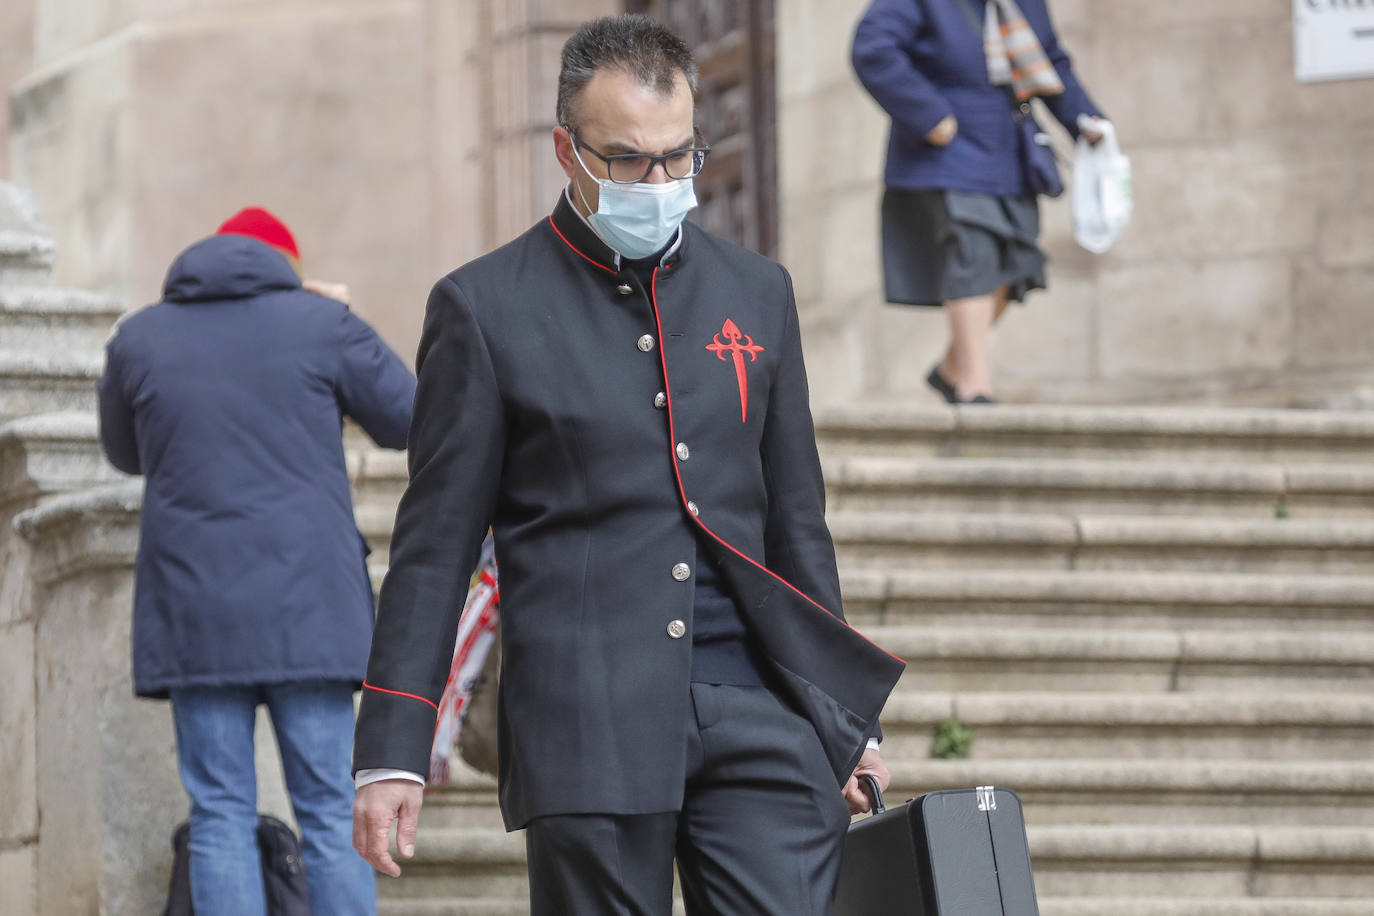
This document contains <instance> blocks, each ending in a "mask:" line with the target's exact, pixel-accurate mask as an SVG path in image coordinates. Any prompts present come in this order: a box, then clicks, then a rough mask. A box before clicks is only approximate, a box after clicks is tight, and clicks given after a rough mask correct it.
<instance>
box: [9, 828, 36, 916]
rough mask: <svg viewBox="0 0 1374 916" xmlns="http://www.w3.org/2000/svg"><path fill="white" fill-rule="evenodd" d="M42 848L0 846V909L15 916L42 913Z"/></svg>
mask: <svg viewBox="0 0 1374 916" xmlns="http://www.w3.org/2000/svg"><path fill="white" fill-rule="evenodd" d="M37 874H38V850H37V848H36V847H35V846H32V845H30V846H22V847H19V848H13V849H0V910H3V911H4V912H5V913H13V914H14V916H29V914H31V913H37V912H38V886H37V881H36V876H37Z"/></svg>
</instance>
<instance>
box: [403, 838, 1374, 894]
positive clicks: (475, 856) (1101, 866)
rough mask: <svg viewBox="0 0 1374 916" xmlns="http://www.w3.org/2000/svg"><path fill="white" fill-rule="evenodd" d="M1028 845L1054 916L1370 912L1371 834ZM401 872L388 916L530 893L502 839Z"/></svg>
mask: <svg viewBox="0 0 1374 916" xmlns="http://www.w3.org/2000/svg"><path fill="white" fill-rule="evenodd" d="M1027 836H1028V839H1029V841H1030V849H1031V860H1032V863H1033V866H1034V869H1035V876H1036V889H1037V894H1038V896H1040V897H1041V898H1043V899H1045V900H1054V899H1055V898H1076V899H1077V900H1079V901H1080V903H1077V904H1074V903H1071V902H1069V901H1068V900H1065V901H1064V902H1062V903H1057V904H1055V906H1056V908H1057V909H1056V911H1057V912H1060V913H1085V912H1089V911H1088V910H1084V909H1082V907H1083V906H1086V905H1087V904H1086V902H1085V898H1102V897H1105V896H1106V895H1114V896H1123V897H1126V898H1129V899H1133V900H1136V901H1137V907H1138V908H1137V909H1136V910H1134V912H1136V913H1141V914H1144V913H1151V912H1155V911H1154V910H1149V909H1140V908H1139V907H1140V906H1144V905H1145V904H1146V903H1147V901H1150V900H1151V898H1155V897H1160V896H1162V892H1165V893H1167V892H1172V893H1174V894H1180V893H1182V894H1186V895H1188V896H1189V897H1198V898H1212V899H1213V900H1215V901H1216V905H1217V906H1222V905H1230V906H1238V907H1247V908H1241V909H1232V910H1226V909H1212V910H1206V909H1199V910H1197V911H1188V910H1182V911H1175V912H1179V913H1182V912H1190V913H1191V912H1198V913H1206V912H1212V913H1217V914H1225V913H1228V912H1229V913H1236V914H1242V916H1249V914H1264V913H1275V912H1283V911H1281V910H1274V909H1267V910H1266V909H1264V908H1260V907H1258V906H1254V905H1251V904H1249V903H1248V899H1253V898H1277V899H1283V898H1300V899H1304V900H1309V901H1310V900H1316V899H1321V898H1337V899H1339V898H1347V900H1351V899H1359V900H1360V902H1362V903H1364V904H1365V905H1368V902H1369V898H1370V897H1371V896H1374V828H1362V827H1247V826H1230V827H1213V826H1201V825H1185V826H1177V827H1166V826H1160V827H1141V826H1134V827H1116V826H1082V825H1071V826H1068V825H1066V826H1058V825H1056V826H1036V825H1034V823H1032V825H1031V826H1029V827H1028V828H1027ZM402 868H403V869H404V874H403V875H402V876H401V878H400V879H397V880H394V881H391V880H383V881H382V882H381V892H382V895H383V897H384V898H385V899H386V900H387V903H386V906H387V907H388V910H387V911H388V913H390V914H392V916H399V914H410V913H416V914H420V913H424V914H428V913H433V912H434V909H432V908H430V907H431V905H433V902H434V901H435V900H438V899H444V900H448V901H453V902H455V903H456V902H457V901H463V902H464V904H467V903H468V902H469V901H471V902H472V904H473V905H477V904H478V903H479V902H480V905H481V906H484V907H495V906H496V905H497V904H498V901H499V900H500V899H501V898H505V899H508V900H512V901H516V900H521V901H523V899H524V898H525V896H526V895H527V894H528V882H527V880H526V877H525V873H524V845H523V841H522V839H521V837H520V836H519V835H518V834H516V835H507V834H505V833H503V832H502V831H500V830H461V829H444V830H429V831H423V830H422V832H421V834H420V835H419V838H418V842H417V846H416V857H415V859H414V860H411V861H410V862H407V863H404V864H403V865H402ZM1218 898H1219V899H1218ZM420 900H424V901H427V903H426V904H425V906H424V908H422V909H407V907H413V906H414V905H415V904H414V903H412V902H411V901H420ZM1241 901H1247V902H1246V903H1241ZM458 912H463V911H461V910H460V911H458ZM472 912H473V913H482V914H483V916H485V914H488V913H490V914H497V913H502V912H503V911H502V910H500V909H487V910H480V909H478V910H473V911H472ZM1047 912H1051V911H1049V910H1047ZM1162 912H1164V913H1169V912H1170V911H1169V910H1163V911H1162ZM1299 912H1303V911H1299ZM1307 912H1312V913H1314V914H1323V913H1345V912H1349V911H1348V910H1344V909H1341V908H1336V909H1334V910H1321V909H1315V910H1309V911H1307Z"/></svg>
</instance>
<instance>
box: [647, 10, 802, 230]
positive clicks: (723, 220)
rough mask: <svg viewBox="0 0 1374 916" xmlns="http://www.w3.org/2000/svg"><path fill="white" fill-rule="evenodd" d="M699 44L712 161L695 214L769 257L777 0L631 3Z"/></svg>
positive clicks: (774, 204) (702, 124)
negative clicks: (775, 3) (774, 46)
mask: <svg viewBox="0 0 1374 916" xmlns="http://www.w3.org/2000/svg"><path fill="white" fill-rule="evenodd" d="M625 8H626V11H627V12H632V13H645V14H647V15H649V16H651V17H653V18H654V19H657V20H658V21H659V22H662V23H663V24H664V25H666V26H668V27H669V28H671V29H672V30H673V31H674V32H676V33H677V34H678V35H680V36H681V37H682V39H683V40H684V41H686V42H687V44H689V45H690V46H691V47H692V50H693V52H694V53H695V54H696V57H697V62H698V63H699V64H700V66H701V86H700V93H699V96H698V98H697V126H698V127H699V128H700V129H701V132H702V135H703V136H704V137H705V139H706V142H707V143H709V144H710V145H711V158H710V159H709V160H707V163H706V168H705V170H704V171H703V172H702V173H701V175H699V176H698V177H697V180H696V192H697V199H698V200H699V201H700V204H701V205H700V207H699V208H698V209H697V210H696V211H695V213H694V214H693V216H692V218H693V219H694V220H695V221H696V222H698V223H700V224H701V226H702V227H704V228H705V229H707V230H708V231H710V232H714V233H715V234H716V235H720V236H724V237H725V238H727V239H730V240H731V241H734V242H738V243H739V244H741V245H744V246H746V247H748V248H752V249H754V250H755V251H758V252H760V253H762V254H765V255H768V256H769V257H775V256H776V255H777V247H778V190H777V131H776V124H777V100H776V95H775V89H774V86H775V84H774V75H773V61H774V49H773V0H626V3H625Z"/></svg>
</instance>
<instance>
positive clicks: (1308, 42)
mask: <svg viewBox="0 0 1374 916" xmlns="http://www.w3.org/2000/svg"><path fill="white" fill-rule="evenodd" d="M1293 57H1294V69H1295V70H1296V72H1297V77H1298V79H1299V80H1301V81H1302V82H1305V83H1310V82H1315V81H1317V80H1343V79H1355V78H1357V77H1372V76H1374V0H1293Z"/></svg>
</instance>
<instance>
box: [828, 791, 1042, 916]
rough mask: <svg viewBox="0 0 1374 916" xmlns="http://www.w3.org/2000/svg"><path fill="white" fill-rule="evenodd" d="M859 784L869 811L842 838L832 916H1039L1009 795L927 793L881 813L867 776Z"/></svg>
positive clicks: (1015, 804)
mask: <svg viewBox="0 0 1374 916" xmlns="http://www.w3.org/2000/svg"><path fill="white" fill-rule="evenodd" d="M861 782H863V783H864V786H865V788H866V790H867V791H868V794H869V798H870V799H871V800H872V801H873V812H874V813H873V816H872V817H867V818H864V819H862V820H859V821H855V822H854V823H853V824H852V825H850V828H849V834H848V835H847V836H846V837H845V844H844V858H843V859H842V860H841V862H840V879H839V885H838V887H837V889H836V893H835V916H1039V913H1040V911H1039V909H1038V907H1037V906H1036V902H1035V879H1034V876H1033V875H1032V874H1031V861H1030V851H1029V847H1028V846H1027V844H1026V825H1025V820H1024V818H1023V816H1022V813H1021V800H1020V799H1019V798H1017V796H1016V793H1015V792H1013V791H1011V790H1010V789H1001V788H996V787H994V786H980V787H978V788H976V789H958V790H953V791H943V792H928V793H926V794H925V795H922V796H921V797H919V798H914V799H912V800H910V801H908V802H907V803H906V804H905V805H902V806H901V807H900V808H893V809H891V810H886V809H884V807H883V802H882V793H881V792H879V791H878V784H877V782H876V781H874V779H873V777H871V776H865V777H863V778H862V779H861Z"/></svg>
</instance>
